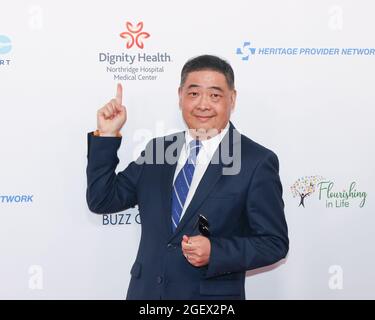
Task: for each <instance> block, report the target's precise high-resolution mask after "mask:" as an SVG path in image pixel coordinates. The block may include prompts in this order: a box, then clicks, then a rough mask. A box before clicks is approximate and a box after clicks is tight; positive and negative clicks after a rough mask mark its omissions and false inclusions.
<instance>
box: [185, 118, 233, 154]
mask: <svg viewBox="0 0 375 320" xmlns="http://www.w3.org/2000/svg"><path fill="white" fill-rule="evenodd" d="M228 129H229V121H228V123H227V125H226V126H225V128H224V129H222V130H221V131H220V133H218V134H217V135H216V136H214V137H212V138H210V139H207V140H202V141H201V143H202V146H201V151H203V152H204V153H205V154H206V155H207V157H208V158H209V159H211V158H212V156H213V155H214V153H215V151H216V149H217V147H218V146H219V144H220V142H221V140H222V139H223V138H224V136H225V134H226V133H227V132H228ZM193 140H194V138H193V137H192V136H191V135H190V133H189V130H188V129H186V130H185V146H184V147H185V152H186V154H189V143H190V142H191V141H193ZM201 151H199V154H201V153H202V152H201Z"/></svg>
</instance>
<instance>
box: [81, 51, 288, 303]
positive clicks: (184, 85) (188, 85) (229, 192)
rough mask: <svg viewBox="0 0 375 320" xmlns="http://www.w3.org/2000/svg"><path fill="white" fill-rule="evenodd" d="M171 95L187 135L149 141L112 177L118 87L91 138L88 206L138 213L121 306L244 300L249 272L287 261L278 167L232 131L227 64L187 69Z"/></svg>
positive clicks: (121, 116) (120, 116) (198, 62)
mask: <svg viewBox="0 0 375 320" xmlns="http://www.w3.org/2000/svg"><path fill="white" fill-rule="evenodd" d="M178 95H179V105H180V109H181V112H182V116H183V119H184V121H185V123H186V126H187V128H186V130H185V131H184V132H178V133H176V134H172V135H169V136H165V137H161V138H156V139H153V140H151V141H150V142H149V143H148V144H147V146H146V148H145V150H144V151H143V152H142V153H141V155H140V156H139V158H138V159H137V160H136V161H133V162H131V163H130V164H129V165H128V167H127V168H126V169H125V170H123V171H122V172H119V173H118V174H116V173H115V169H116V166H117V164H118V162H119V159H118V157H117V150H118V148H119V147H120V144H121V134H120V130H121V128H122V127H123V125H124V124H125V122H126V118H127V116H126V109H125V107H124V106H123V105H122V87H121V85H120V84H119V85H118V86H117V94H116V98H115V99H112V100H110V101H109V102H108V103H107V104H106V105H105V106H104V107H103V108H101V109H99V110H98V113H97V121H98V127H97V130H96V131H95V132H91V133H89V134H88V166H87V203H88V206H89V208H90V210H91V211H93V212H95V213H99V214H100V213H115V212H119V211H123V210H126V209H128V208H130V207H134V206H135V205H138V208H139V213H140V217H141V225H142V234H141V239H140V244H139V249H138V254H137V257H136V259H135V262H134V264H133V266H132V268H131V271H130V273H131V280H130V284H129V288H128V293H127V299H245V274H246V270H251V269H254V268H259V267H263V266H267V265H270V264H273V263H275V262H277V261H279V260H280V259H283V258H284V257H285V256H286V255H287V252H288V247H289V240H288V229H287V224H286V221H285V216H284V202H283V199H282V185H281V182H280V178H279V173H278V171H279V163H278V158H277V156H276V155H275V154H274V153H273V152H272V151H271V150H268V149H266V148H265V147H263V146H261V145H259V144H257V143H256V142H254V141H252V140H251V139H249V138H247V137H246V136H244V135H241V134H240V133H238V131H237V130H236V129H235V127H234V125H233V124H232V123H231V122H230V115H231V112H232V111H233V109H234V106H235V101H236V90H235V87H234V73H233V70H232V68H231V66H230V65H229V64H228V63H227V62H226V61H224V60H222V59H220V58H218V57H216V56H211V55H203V56H198V57H196V58H193V59H191V60H189V61H188V62H187V63H186V64H185V65H184V67H183V69H182V72H181V83H180V87H179V89H178Z"/></svg>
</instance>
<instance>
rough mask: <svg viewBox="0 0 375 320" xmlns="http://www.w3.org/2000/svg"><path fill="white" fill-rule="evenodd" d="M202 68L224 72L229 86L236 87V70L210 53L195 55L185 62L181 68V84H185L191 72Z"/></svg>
mask: <svg viewBox="0 0 375 320" xmlns="http://www.w3.org/2000/svg"><path fill="white" fill-rule="evenodd" d="M202 70H213V71H217V72H220V73H222V74H223V75H224V76H225V79H226V80H227V84H228V86H229V88H230V89H234V72H233V69H232V67H231V65H230V64H229V63H228V62H227V61H225V60H223V59H221V58H219V57H217V56H212V55H208V54H205V55H201V56H198V57H194V58H192V59H190V60H188V61H187V62H186V63H185V65H184V66H183V68H182V70H181V82H180V86H181V87H182V86H183V85H184V83H185V81H186V78H187V76H188V74H189V73H190V72H193V71H202Z"/></svg>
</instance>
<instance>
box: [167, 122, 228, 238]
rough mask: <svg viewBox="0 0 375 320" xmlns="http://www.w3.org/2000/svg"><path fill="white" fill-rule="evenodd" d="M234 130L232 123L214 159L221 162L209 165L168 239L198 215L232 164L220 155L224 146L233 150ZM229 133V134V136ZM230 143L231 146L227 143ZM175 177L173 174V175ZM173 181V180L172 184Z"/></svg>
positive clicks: (173, 236)
mask: <svg viewBox="0 0 375 320" xmlns="http://www.w3.org/2000/svg"><path fill="white" fill-rule="evenodd" d="M233 130H235V127H234V126H233V124H232V123H230V127H229V130H228V132H227V133H226V135H225V136H224V138H223V140H222V142H220V144H219V147H218V148H217V149H216V151H215V153H214V155H213V157H212V159H219V163H216V164H215V163H212V162H210V164H209V165H208V167H207V169H206V172H205V173H204V175H203V177H202V180H201V181H200V182H199V185H198V187H197V189H196V191H195V193H194V196H193V198H192V200H191V202H190V204H189V206H188V207H187V209H186V211H185V213H184V215H183V216H182V219H181V221H180V223H179V224H178V226H177V228H176V231H175V232H174V233H172V231H171V232H170V238H169V240H168V241H171V240H172V239H173V238H175V237H176V236H177V235H178V234H179V232H180V231H181V230H182V229H183V228H184V227H185V226H186V224H187V223H188V221H189V220H190V219H191V218H192V217H193V216H195V215H196V212H197V210H198V209H199V207H200V205H201V204H202V203H203V201H204V200H205V199H206V198H207V196H208V195H209V194H210V192H211V190H212V189H213V187H214V186H215V184H216V183H217V182H218V180H219V179H220V177H221V176H222V173H223V168H224V167H229V166H231V164H230V163H229V164H224V163H223V161H222V158H221V156H220V150H221V148H222V147H224V148H229V150H230V153H231V152H232V150H233V145H232V143H233ZM228 135H229V136H228ZM228 143H229V146H228V145H227V144H228ZM227 150H228V149H227ZM172 179H173V176H172ZM172 183H173V181H172V180H171V184H172ZM170 187H171V189H170V193H172V186H170ZM168 212H169V215H171V200H169V211H168ZM169 225H170V229H171V219H169Z"/></svg>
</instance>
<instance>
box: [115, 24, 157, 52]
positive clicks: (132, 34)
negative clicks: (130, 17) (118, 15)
mask: <svg viewBox="0 0 375 320" xmlns="http://www.w3.org/2000/svg"><path fill="white" fill-rule="evenodd" d="M126 29H127V30H128V31H125V32H122V33H120V37H121V38H124V39H126V40H127V42H126V48H127V49H130V48H131V47H132V46H134V44H135V45H136V46H137V47H138V48H140V49H143V47H144V44H143V42H142V39H147V38H148V37H149V36H150V34H149V33H148V32H144V31H143V32H142V29H143V22H138V24H137V26H136V27H134V26H133V24H132V23H131V22H129V21H128V22H126Z"/></svg>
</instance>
